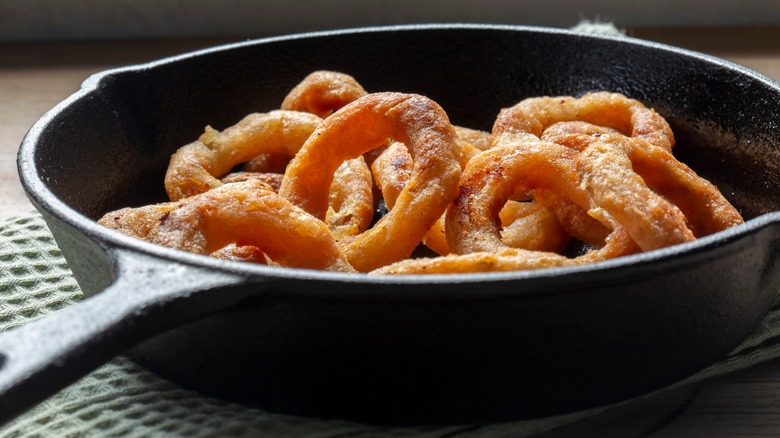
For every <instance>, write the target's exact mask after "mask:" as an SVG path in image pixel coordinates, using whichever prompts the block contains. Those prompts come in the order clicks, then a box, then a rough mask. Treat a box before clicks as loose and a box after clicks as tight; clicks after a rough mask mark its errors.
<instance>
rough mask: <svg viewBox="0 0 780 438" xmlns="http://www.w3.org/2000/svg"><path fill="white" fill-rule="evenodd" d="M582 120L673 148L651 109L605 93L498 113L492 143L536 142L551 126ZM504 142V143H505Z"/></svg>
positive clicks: (540, 100) (539, 101)
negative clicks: (506, 138)
mask: <svg viewBox="0 0 780 438" xmlns="http://www.w3.org/2000/svg"><path fill="white" fill-rule="evenodd" d="M568 121H582V122H587V123H591V124H594V125H599V126H606V127H609V128H613V129H616V130H617V131H619V132H621V133H623V134H625V135H627V136H631V137H636V138H641V139H644V140H646V141H647V142H648V143H650V144H653V145H655V146H659V147H663V148H666V149H672V146H673V145H674V134H673V133H672V128H671V127H670V126H669V123H667V122H666V120H665V119H664V118H663V117H661V116H660V115H659V114H658V113H656V112H655V110H654V109H652V108H648V107H646V106H645V105H643V104H642V103H641V102H639V101H638V100H635V99H629V98H628V97H626V96H624V95H622V94H620V93H610V92H606V91H602V92H596V93H588V94H585V95H583V96H582V97H579V98H575V97H571V96H559V97H533V98H528V99H524V100H522V101H520V102H518V103H517V104H515V105H514V106H512V107H510V108H504V109H502V110H501V111H500V112H499V115H498V117H497V118H496V120H495V122H494V124H493V131H492V137H491V142H492V143H493V144H494V145H495V144H498V143H502V140H501V139H500V137H502V136H505V135H510V136H512V137H514V140H513V141H523V140H529V141H536V140H539V137H540V136H541V135H542V133H543V132H544V131H545V129H547V128H548V127H550V126H551V125H553V124H555V123H558V122H568ZM504 142H505V141H504Z"/></svg>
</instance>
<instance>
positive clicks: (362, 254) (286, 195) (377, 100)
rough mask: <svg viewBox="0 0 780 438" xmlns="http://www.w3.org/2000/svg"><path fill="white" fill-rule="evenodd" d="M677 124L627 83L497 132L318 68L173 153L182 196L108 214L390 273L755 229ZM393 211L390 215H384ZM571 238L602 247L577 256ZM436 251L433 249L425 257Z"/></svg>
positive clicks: (542, 105) (527, 109) (457, 269)
mask: <svg viewBox="0 0 780 438" xmlns="http://www.w3.org/2000/svg"><path fill="white" fill-rule="evenodd" d="M674 142H675V140H674V134H673V133H672V129H671V127H670V126H669V124H668V123H667V122H666V120H665V119H664V118H663V117H661V116H660V115H659V114H658V113H656V112H655V111H654V110H653V109H652V108H648V107H646V106H645V105H643V104H642V103H641V102H639V101H637V100H634V99H630V98H628V97H626V96H624V95H622V94H619V93H612V92H605V91H600V92H592V93H587V94H584V95H582V96H579V97H574V96H558V97H551V96H543V97H533V98H528V99H524V100H522V101H520V102H518V103H517V104H515V105H514V106H512V107H509V108H505V109H503V110H501V111H500V113H499V114H498V115H497V117H496V119H495V122H494V125H493V128H492V131H491V132H485V131H480V130H475V129H469V128H466V127H461V126H454V125H452V124H451V123H450V121H449V118H448V116H447V113H446V112H445V111H444V109H443V108H441V107H440V106H439V105H438V104H437V103H436V102H434V101H433V100H431V99H429V98H427V97H425V96H421V95H417V94H409V93H398V92H375V93H369V92H366V91H365V90H364V88H363V87H362V86H361V85H360V84H359V83H358V82H357V81H356V80H355V79H354V78H353V77H351V76H349V75H346V74H343V73H338V72H330V71H317V72H314V73H312V74H310V75H309V76H307V77H306V78H304V79H303V81H302V82H300V83H299V84H298V85H297V86H295V87H294V88H293V89H291V90H290V92H289V94H288V95H287V96H286V97H285V99H284V100H283V102H282V103H281V105H280V106H279V108H278V109H274V110H272V111H270V112H267V113H256V114H249V115H247V116H246V117H244V118H243V119H242V120H240V121H238V122H237V123H236V124H235V125H233V126H231V127H228V128H226V129H224V130H222V131H218V130H216V129H214V128H212V127H210V126H207V127H206V129H205V132H204V133H203V134H202V135H201V136H200V137H199V138H198V139H197V140H196V141H194V142H192V143H190V144H188V145H185V146H183V147H181V148H180V149H179V150H178V151H176V153H175V154H173V156H172V157H171V160H170V163H169V166H168V170H167V173H166V175H165V181H164V184H165V189H166V192H167V193H168V196H169V198H170V199H169V201H167V202H163V203H160V204H153V205H147V206H142V207H134V208H129V207H128V208H123V209H120V210H117V211H114V212H110V213H108V214H106V215H105V216H103V217H102V218H100V219H99V221H98V223H100V224H101V225H104V226H106V227H108V228H111V229H114V230H117V231H119V232H122V233H124V234H127V235H130V236H133V237H136V238H139V239H143V240H147V241H150V242H153V243H157V244H160V245H165V246H168V247H171V248H175V249H180V250H184V251H189V252H193V253H197V254H204V255H210V256H212V257H217V258H221V259H227V260H238V261H244V262H250V263H259V264H267V265H272V266H281V267H289V268H302V269H322V270H330V271H338V272H355V273H366V274H368V275H383V274H432V273H469V272H490V271H507V270H523V269H538V268H550V267H562V266H576V265H581V264H586V263H593V262H598V261H602V260H607V259H610V258H615V257H620V256H623V255H629V254H635V253H638V252H642V251H651V250H654V249H659V248H664V247H667V246H670V245H675V244H678V243H683V242H689V241H692V240H694V239H696V238H699V237H702V236H706V235H708V234H712V233H715V232H718V231H721V230H724V229H726V228H729V227H732V226H734V225H737V224H740V223H742V222H743V219H742V217H741V215H740V214H739V212H738V211H737V210H736V209H735V208H734V207H733V206H732V205H731V204H730V203H729V202H728V200H726V198H725V197H724V196H723V195H722V194H721V192H720V191H719V190H718V188H717V187H715V186H714V185H713V184H712V183H710V182H709V181H707V180H706V179H704V178H701V177H700V176H698V175H697V174H696V173H695V172H694V171H693V170H691V169H690V168H689V167H687V166H686V165H685V164H683V163H681V162H680V161H678V160H677V159H676V158H675V157H674V155H673V154H672V148H673V146H674ZM378 212H383V213H382V214H378ZM572 242H578V243H579V244H580V247H584V248H586V250H584V251H580V252H579V253H578V254H574V255H572V254H565V250H566V248H569V247H571V245H572ZM423 247H427V252H428V255H427V256H426V257H418V256H415V254H417V253H418V252H419V251H417V250H418V249H420V248H423Z"/></svg>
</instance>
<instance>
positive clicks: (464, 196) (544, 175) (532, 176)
mask: <svg viewBox="0 0 780 438" xmlns="http://www.w3.org/2000/svg"><path fill="white" fill-rule="evenodd" d="M577 154H578V152H577V151H575V150H573V149H569V148H567V147H564V146H561V145H557V144H554V143H545V142H542V141H536V142H533V143H531V142H524V143H518V144H505V145H499V146H495V147H493V148H492V149H488V150H487V151H484V152H482V153H481V154H479V155H477V156H476V157H474V158H472V160H471V161H469V164H468V165H467V166H466V169H465V170H464V171H463V175H462V177H461V182H460V187H459V190H460V193H459V195H458V198H457V199H456V200H455V201H454V203H453V205H452V206H451V207H450V208H449V209H448V211H447V219H446V232H447V241H448V242H449V244H450V247H451V248H452V251H453V252H455V253H458V254H467V253H470V252H481V251H487V252H500V251H503V250H505V249H508V248H509V247H508V246H507V245H506V244H505V243H503V242H502V241H501V234H500V233H501V221H500V218H499V212H500V211H501V209H502V208H503V207H504V205H505V204H506V203H507V201H508V200H509V199H510V198H511V197H512V195H514V194H515V193H516V192H518V191H522V190H533V189H537V188H545V189H550V190H553V191H555V192H557V193H560V194H562V196H564V197H566V198H567V199H571V200H572V201H574V202H575V203H576V204H577V205H580V206H582V207H584V208H587V206H588V195H587V193H586V192H585V191H583V190H581V189H580V188H579V187H578V185H579V180H578V178H577V175H576V173H575V172H574V159H575V158H576V156H577Z"/></svg>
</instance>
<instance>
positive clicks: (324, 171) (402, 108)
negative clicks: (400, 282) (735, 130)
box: [280, 93, 461, 272]
mask: <svg viewBox="0 0 780 438" xmlns="http://www.w3.org/2000/svg"><path fill="white" fill-rule="evenodd" d="M388 138H392V139H394V140H396V141H399V142H401V143H404V144H406V145H407V146H408V147H409V150H410V152H411V154H412V159H413V171H412V177H411V178H410V181H409V183H408V184H407V185H406V186H405V187H404V188H403V190H402V191H401V193H400V194H399V195H398V198H397V199H396V202H395V205H394V206H393V208H392V209H391V210H390V212H389V213H388V214H387V215H386V216H385V217H383V218H382V219H381V220H379V221H378V222H377V223H376V224H375V225H374V226H373V227H371V228H370V229H368V230H366V231H365V232H363V233H361V234H360V235H358V236H356V237H355V238H352V239H348V240H347V241H345V244H344V251H345V252H346V254H347V256H348V258H349V260H350V263H352V264H353V266H355V268H356V269H357V270H358V271H362V272H367V271H370V270H372V269H374V268H376V267H379V266H383V265H386V264H388V263H392V262H394V261H398V260H401V259H403V258H406V257H409V255H410V254H411V253H412V251H413V250H414V248H415V247H416V246H417V244H418V243H419V242H420V240H421V239H422V237H423V235H425V233H426V232H427V231H428V229H429V228H430V227H431V226H432V225H433V223H434V222H436V219H438V218H439V216H441V215H442V213H443V212H444V210H445V209H446V208H447V205H449V203H450V202H451V201H452V199H454V198H455V195H456V194H457V184H458V179H459V177H460V173H461V169H460V163H459V159H460V150H461V146H460V142H459V140H458V137H457V135H456V134H455V131H454V129H453V127H452V125H451V124H450V122H449V118H448V117H447V114H446V113H445V112H444V110H443V109H442V108H441V107H440V106H439V105H438V104H436V103H435V102H433V101H432V100H430V99H428V98H426V97H424V96H420V95H415V94H405V93H374V94H369V95H366V96H364V97H362V98H360V99H358V100H356V101H354V102H352V103H350V104H348V105H347V106H345V107H343V108H341V109H340V110H339V111H337V112H335V113H333V115H331V116H330V117H328V118H327V119H326V120H325V122H324V123H323V125H322V127H321V128H320V129H318V130H317V132H316V133H315V134H314V135H312V136H311V137H310V139H309V140H308V141H307V142H306V144H304V145H303V147H302V148H301V150H300V152H299V153H298V155H296V157H295V158H294V159H293V160H292V162H291V163H290V165H289V166H287V171H286V173H285V176H284V180H283V182H282V187H281V189H280V193H281V194H282V195H283V196H285V197H286V198H288V199H290V200H291V201H292V202H293V203H294V204H295V205H298V206H300V207H301V208H303V209H304V210H306V211H308V212H310V213H311V214H313V215H314V216H316V217H319V218H324V217H325V214H326V211H327V198H328V197H327V193H326V190H323V187H326V188H327V187H328V186H329V185H330V181H331V180H332V178H333V174H334V172H335V171H336V169H337V168H338V166H339V165H340V164H341V163H342V162H343V161H344V160H346V159H350V158H355V157H357V156H360V155H362V154H364V153H366V152H368V151H370V150H372V149H374V148H376V147H379V146H381V145H383V144H384V143H385V141H386V140H387V139H388Z"/></svg>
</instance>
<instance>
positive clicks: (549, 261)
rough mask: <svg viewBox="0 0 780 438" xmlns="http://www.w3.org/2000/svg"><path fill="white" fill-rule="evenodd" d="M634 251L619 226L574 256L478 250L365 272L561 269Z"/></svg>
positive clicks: (407, 272) (475, 271) (428, 272)
mask: <svg viewBox="0 0 780 438" xmlns="http://www.w3.org/2000/svg"><path fill="white" fill-rule="evenodd" d="M637 252H639V248H638V247H637V246H636V244H635V243H634V242H633V240H631V239H630V238H629V237H628V235H627V234H626V233H625V230H624V229H623V228H618V229H616V230H615V231H614V232H613V233H612V234H610V235H609V237H608V238H607V241H606V244H605V245H604V247H603V248H601V249H598V250H591V251H589V252H587V253H586V254H584V255H581V256H579V257H576V258H568V257H564V256H562V255H560V254H556V253H554V252H547V251H531V250H526V249H519V248H507V249H503V250H501V251H498V252H487V251H480V252H472V253H468V254H449V255H446V256H441V257H433V258H419V259H407V260H402V261H399V262H396V263H392V264H389V265H387V266H383V267H381V268H377V269H375V270H373V271H371V272H369V273H368V275H420V274H467V273H478V272H500V271H522V270H529V269H545V268H561V267H566V266H579V265H584V264H588V263H595V262H598V261H603V260H607V259H611V258H615V257H619V256H622V255H628V254H634V253H637Z"/></svg>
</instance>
